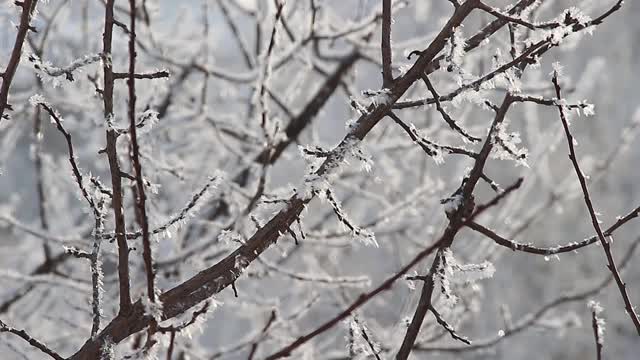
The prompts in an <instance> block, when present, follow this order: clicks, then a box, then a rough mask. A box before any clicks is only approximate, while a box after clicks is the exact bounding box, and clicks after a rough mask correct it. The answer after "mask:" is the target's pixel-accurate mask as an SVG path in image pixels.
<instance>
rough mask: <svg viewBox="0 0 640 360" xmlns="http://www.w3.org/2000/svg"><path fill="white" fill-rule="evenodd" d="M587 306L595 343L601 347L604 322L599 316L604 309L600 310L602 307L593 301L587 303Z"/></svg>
mask: <svg viewBox="0 0 640 360" xmlns="http://www.w3.org/2000/svg"><path fill="white" fill-rule="evenodd" d="M587 306H588V307H589V309H591V313H592V317H593V330H594V332H595V336H596V343H597V344H598V345H599V346H603V345H604V330H605V321H604V319H603V318H602V317H601V316H600V314H601V313H602V311H603V310H604V309H603V308H602V306H600V303H599V302H597V301H593V300H591V301H589V302H588V303H587Z"/></svg>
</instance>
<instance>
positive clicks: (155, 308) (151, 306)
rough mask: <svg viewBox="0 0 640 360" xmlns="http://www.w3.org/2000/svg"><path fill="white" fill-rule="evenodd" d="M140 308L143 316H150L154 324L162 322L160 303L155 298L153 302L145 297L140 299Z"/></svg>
mask: <svg viewBox="0 0 640 360" xmlns="http://www.w3.org/2000/svg"><path fill="white" fill-rule="evenodd" d="M141 302H142V307H143V309H144V313H145V315H149V316H151V317H152V318H153V319H154V320H155V321H156V322H160V321H162V302H160V299H158V298H156V299H155V302H151V300H149V298H148V297H147V296H143V297H142V299H141Z"/></svg>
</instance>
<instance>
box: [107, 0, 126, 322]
mask: <svg viewBox="0 0 640 360" xmlns="http://www.w3.org/2000/svg"><path fill="white" fill-rule="evenodd" d="M114 2H115V0H107V2H106V4H105V19H104V33H103V35H102V46H103V49H102V53H103V54H104V56H105V57H106V60H105V61H104V68H103V70H104V90H103V96H102V99H103V102H104V116H105V120H106V121H107V122H109V121H110V118H111V117H113V85H114V76H113V67H112V64H111V43H112V38H113V25H114V17H113V4H114ZM106 138H107V147H106V153H107V157H108V159H109V172H110V174H111V188H112V191H113V196H112V200H111V206H112V207H113V215H114V221H115V228H116V229H115V232H116V242H117V244H118V281H119V288H120V313H122V314H128V313H129V312H130V311H131V289H130V285H129V246H128V245H127V239H126V236H125V233H126V225H125V218H124V209H123V206H124V201H123V200H124V199H123V198H124V196H123V193H122V172H121V171H120V163H119V160H118V150H117V140H118V134H117V132H116V130H115V129H113V128H111V127H109V128H108V129H107V134H106Z"/></svg>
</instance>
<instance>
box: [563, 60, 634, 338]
mask: <svg viewBox="0 0 640 360" xmlns="http://www.w3.org/2000/svg"><path fill="white" fill-rule="evenodd" d="M552 81H553V86H554V87H555V90H556V96H557V98H558V99H561V98H562V97H561V93H560V83H559V82H558V73H557V72H554V75H553V80H552ZM558 111H559V112H560V120H561V121H562V127H563V128H564V133H565V136H566V138H567V144H568V146H569V159H570V160H571V163H572V164H573V169H574V170H575V173H576V176H577V177H578V181H579V182H580V188H582V194H583V195H584V202H585V204H586V205H587V210H588V211H589V216H590V217H591V224H592V225H593V228H594V229H595V231H596V234H597V235H598V239H599V240H600V244H602V249H603V250H604V253H605V255H606V257H607V267H608V268H609V271H611V273H612V274H613V277H614V279H615V280H616V284H617V285H618V290H620V294H621V295H622V299H623V301H624V305H625V309H626V311H627V314H628V315H629V317H630V318H631V321H632V322H633V325H634V326H635V328H636V331H637V332H638V335H640V320H639V319H638V315H637V314H636V311H635V308H634V307H633V304H632V303H631V299H630V298H629V294H628V293H627V286H626V284H625V283H624V281H623V280H622V277H621V276H620V273H619V272H618V269H617V267H616V263H615V260H614V258H613V254H612V253H611V242H610V241H607V239H606V238H605V235H604V233H603V231H602V229H601V228H600V222H599V220H598V216H597V215H596V211H595V209H594V208H593V203H592V201H591V196H590V195H589V188H588V186H587V181H586V179H585V177H584V174H583V173H582V170H581V169H580V165H579V164H578V159H577V156H576V152H575V148H574V140H573V135H571V130H569V122H568V120H567V117H566V116H565V112H564V108H563V107H562V105H558Z"/></svg>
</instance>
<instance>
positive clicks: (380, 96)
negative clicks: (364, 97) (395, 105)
mask: <svg viewBox="0 0 640 360" xmlns="http://www.w3.org/2000/svg"><path fill="white" fill-rule="evenodd" d="M365 93H370V94H372V95H370V96H369V97H368V98H369V101H371V104H373V105H375V106H378V105H389V104H391V101H392V100H391V90H389V89H382V90H379V91H372V90H367V91H366V92H365Z"/></svg>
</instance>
